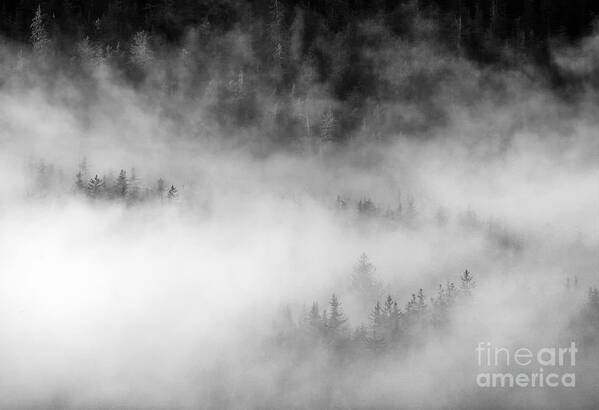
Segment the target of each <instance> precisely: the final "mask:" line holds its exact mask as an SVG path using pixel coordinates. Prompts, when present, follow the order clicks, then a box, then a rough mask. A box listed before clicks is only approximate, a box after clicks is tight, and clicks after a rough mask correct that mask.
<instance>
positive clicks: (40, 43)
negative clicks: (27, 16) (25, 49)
mask: <svg viewBox="0 0 599 410" xmlns="http://www.w3.org/2000/svg"><path fill="white" fill-rule="evenodd" d="M30 27H31V45H32V46H33V52H34V53H35V54H36V55H40V56H41V55H44V54H45V53H47V52H48V48H49V45H50V38H49V36H48V32H47V31H46V25H45V22H44V16H43V14H42V7H41V5H39V4H38V6H37V10H36V11H35V15H34V16H33V20H32V21H31V26H30Z"/></svg>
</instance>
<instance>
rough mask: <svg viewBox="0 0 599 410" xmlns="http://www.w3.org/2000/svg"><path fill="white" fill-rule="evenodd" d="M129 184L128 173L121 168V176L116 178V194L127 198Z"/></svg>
mask: <svg viewBox="0 0 599 410" xmlns="http://www.w3.org/2000/svg"><path fill="white" fill-rule="evenodd" d="M128 186H129V184H128V182H127V173H126V172H125V170H123V169H121V172H119V176H118V177H117V179H116V184H115V194H116V196H117V197H118V198H125V197H126V196H127V188H128Z"/></svg>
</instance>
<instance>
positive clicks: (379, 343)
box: [367, 302, 387, 354]
mask: <svg viewBox="0 0 599 410" xmlns="http://www.w3.org/2000/svg"><path fill="white" fill-rule="evenodd" d="M369 318H370V332H371V333H370V336H369V337H368V338H367V344H368V347H369V348H370V349H371V350H372V351H374V352H375V353H377V354H378V353H381V352H382V351H383V350H384V349H385V347H386V345H387V343H386V340H385V336H386V329H385V315H384V313H383V309H382V308H381V304H380V303H379V302H376V305H374V309H373V310H372V312H371V313H370V316H369Z"/></svg>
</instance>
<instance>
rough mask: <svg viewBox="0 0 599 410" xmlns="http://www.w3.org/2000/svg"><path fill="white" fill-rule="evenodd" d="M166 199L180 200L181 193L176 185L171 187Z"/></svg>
mask: <svg viewBox="0 0 599 410" xmlns="http://www.w3.org/2000/svg"><path fill="white" fill-rule="evenodd" d="M166 197H167V198H168V199H170V200H175V199H177V198H179V193H178V191H177V188H175V186H174V185H171V188H170V189H169V190H168V193H167V194H166Z"/></svg>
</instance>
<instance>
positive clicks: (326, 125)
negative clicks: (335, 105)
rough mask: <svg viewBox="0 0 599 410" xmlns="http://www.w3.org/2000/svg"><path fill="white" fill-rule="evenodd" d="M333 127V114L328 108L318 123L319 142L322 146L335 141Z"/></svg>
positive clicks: (334, 122)
mask: <svg viewBox="0 0 599 410" xmlns="http://www.w3.org/2000/svg"><path fill="white" fill-rule="evenodd" d="M335 125H336V121H335V114H334V113H333V110H332V109H331V108H330V107H329V108H328V109H327V110H326V111H325V113H324V114H323V116H322V119H321V121H320V142H321V143H322V144H325V143H327V142H332V141H333V140H334V139H335Z"/></svg>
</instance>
